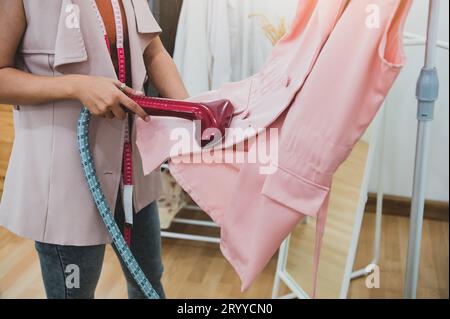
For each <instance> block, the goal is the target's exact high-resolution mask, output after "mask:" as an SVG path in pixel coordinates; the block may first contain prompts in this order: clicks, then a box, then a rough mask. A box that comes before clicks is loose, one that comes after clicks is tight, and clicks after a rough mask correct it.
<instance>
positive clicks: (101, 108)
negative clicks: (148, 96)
mask: <svg viewBox="0 0 450 319" xmlns="http://www.w3.org/2000/svg"><path fill="white" fill-rule="evenodd" d="M70 85H71V87H72V88H73V91H72V92H71V95H72V97H73V98H75V99H77V100H79V101H80V102H81V103H82V104H83V105H84V106H86V107H87V108H88V110H89V111H90V112H91V114H93V115H96V116H100V117H106V118H109V119H112V118H117V119H120V120H124V119H125V118H126V113H125V111H124V109H123V108H122V107H125V108H127V109H128V110H130V111H131V112H133V113H134V114H136V115H138V116H139V117H141V118H142V119H143V120H144V121H146V122H148V121H150V116H149V115H148V114H147V113H146V112H145V111H144V110H143V109H142V107H140V106H139V104H137V103H136V102H135V101H133V100H132V99H130V98H129V97H128V96H127V95H126V94H132V95H142V94H143V93H142V92H138V91H136V90H133V89H132V88H130V87H128V86H126V87H125V89H124V90H123V92H122V91H121V89H120V86H121V82H120V81H118V80H115V79H110V78H105V77H97V76H87V75H73V76H71V83H70Z"/></svg>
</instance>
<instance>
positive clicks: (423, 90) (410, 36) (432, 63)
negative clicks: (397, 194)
mask: <svg viewBox="0 0 450 319" xmlns="http://www.w3.org/2000/svg"><path fill="white" fill-rule="evenodd" d="M439 1H440V0H429V14H428V21H427V36H426V37H424V36H421V35H418V34H414V33H410V32H405V33H404V44H405V46H418V45H420V46H422V45H425V46H426V51H425V65H424V67H423V68H422V70H421V73H420V77H419V80H418V83H417V92H416V98H417V100H418V113H417V120H418V132H417V142H416V144H417V145H416V156H415V169H414V184H413V195H412V207H411V220H410V233H409V243H408V257H407V264H406V275H405V286H404V298H407V299H414V298H416V291H417V282H418V275H419V261H420V242H421V239H422V225H423V213H424V203H425V182H426V179H425V177H426V168H427V162H428V146H429V129H430V125H431V121H432V120H433V116H434V106H435V102H436V100H437V98H438V93H439V80H438V76H437V69H436V57H437V49H438V48H441V49H445V50H448V48H449V44H448V42H444V41H440V40H438V26H439V7H440V6H439V5H440V2H439ZM382 112H383V115H382V116H383V121H382V129H381V131H382V134H383V137H382V138H381V145H380V153H379V156H380V160H379V171H380V173H379V175H378V176H379V177H378V178H379V180H378V189H377V201H376V218H375V236H374V257H373V259H372V261H371V263H370V264H369V265H372V264H375V265H376V264H378V262H379V259H380V256H381V225H382V223H381V222H382V204H383V195H384V194H383V176H384V167H383V165H384V145H383V141H384V136H385V133H386V132H385V122H386V119H385V117H386V112H385V110H384V108H383V111H382ZM368 165H369V166H370V164H368ZM362 191H364V190H362ZM360 214H361V212H359V213H358V219H360V218H361V217H362V216H360ZM357 233H358V234H359V231H358V232H357ZM358 237H359V235H356V236H355V238H353V241H352V244H351V245H352V247H351V251H352V253H350V256H349V257H348V261H349V262H348V263H347V264H348V265H350V264H351V265H352V264H353V260H354V258H353V257H354V253H355V252H356V251H355V250H356V246H355V245H356V244H357V242H358ZM288 247H289V237H288V238H287V239H286V241H285V242H283V244H282V245H281V247H280V254H279V259H278V266H277V272H276V274H275V282H274V288H273V294H272V297H274V298H275V297H276V296H277V292H278V288H279V284H280V282H281V281H283V282H284V283H285V284H286V285H287V286H288V287H289V288H290V289H291V290H292V291H293V293H291V294H288V295H286V296H283V297H281V298H309V296H308V294H307V293H306V292H305V291H304V290H303V289H301V287H300V286H299V285H298V284H297V283H296V282H295V280H294V279H293V278H292V277H291V276H290V275H289V273H288V272H287V271H286V267H285V265H286V261H287V253H288V249H289V248H288ZM370 269H371V268H370V267H366V268H363V269H359V270H356V271H353V272H351V269H347V270H346V274H345V276H344V277H345V278H344V279H343V285H342V289H341V294H340V298H346V296H347V290H348V283H349V281H350V280H352V279H355V278H359V277H361V276H366V275H368V271H370Z"/></svg>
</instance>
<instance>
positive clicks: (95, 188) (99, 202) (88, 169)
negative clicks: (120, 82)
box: [77, 95, 234, 299]
mask: <svg viewBox="0 0 450 319" xmlns="http://www.w3.org/2000/svg"><path fill="white" fill-rule="evenodd" d="M130 98H132V99H133V100H134V101H136V102H137V103H138V104H139V105H140V106H141V107H142V108H143V109H144V110H145V111H146V112H147V114H149V115H152V116H166V117H177V118H183V119H187V120H191V121H199V124H200V141H199V142H200V143H199V144H200V145H201V146H202V147H207V146H211V145H212V144H215V143H217V142H220V141H221V140H222V139H223V138H224V137H225V131H226V129H227V128H229V127H230V124H231V120H232V118H233V113H234V107H233V105H232V104H231V102H230V101H228V100H219V101H214V102H208V103H193V102H187V101H177V100H169V99H160V98H152V97H145V96H136V95H134V96H130ZM90 119H91V114H90V112H89V110H88V109H87V108H86V107H84V108H83V110H82V111H81V114H80V117H79V120H78V127H77V136H78V147H79V151H80V156H81V164H82V167H83V171H84V175H85V177H86V181H87V183H88V185H89V191H90V192H91V194H92V197H93V199H94V202H95V205H96V207H97V209H98V212H99V213H100V216H101V218H102V220H103V222H104V224H105V226H106V228H107V230H108V232H109V234H110V236H111V238H112V240H113V243H114V245H115V246H116V248H117V251H118V252H119V254H120V257H121V259H122V260H123V262H124V263H125V265H126V266H127V268H128V270H129V271H130V273H131V275H132V276H133V278H134V280H135V281H136V283H137V284H138V285H139V287H140V288H141V290H142V292H143V293H144V294H145V296H146V297H147V298H149V299H159V296H158V293H157V292H156V291H155V290H154V289H153V287H152V285H151V284H150V282H149V281H148V279H147V277H146V276H145V274H144V272H143V271H142V269H141V267H140V266H139V264H138V262H137V261H136V259H135V258H134V256H133V254H132V252H131V250H130V248H129V247H128V245H127V243H126V241H125V239H124V237H123V236H122V233H121V232H120V229H119V227H118V226H117V224H116V222H115V220H114V216H113V214H112V211H111V208H110V207H109V205H108V202H107V201H106V197H105V195H104V193H103V190H102V188H101V185H100V182H99V179H98V177H97V173H96V170H95V164H94V160H93V158H92V153H91V150H90V143H89V122H90Z"/></svg>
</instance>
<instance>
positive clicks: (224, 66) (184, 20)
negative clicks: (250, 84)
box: [174, 0, 298, 95]
mask: <svg viewBox="0 0 450 319" xmlns="http://www.w3.org/2000/svg"><path fill="white" fill-rule="evenodd" d="M297 4H298V1H297V0H265V1H261V0H185V1H184V3H183V9H182V12H181V17H180V22H179V26H178V33H177V39H176V44H175V55H174V60H175V63H176V64H177V66H178V68H179V70H180V72H181V75H182V78H183V80H184V82H185V84H186V86H187V87H188V91H189V93H190V94H191V95H196V94H198V93H201V92H204V91H208V90H213V89H217V88H219V87H220V86H221V85H222V84H224V83H227V82H235V81H240V80H242V79H244V78H247V77H249V76H251V75H253V74H255V73H256V72H258V71H259V70H260V69H261V68H262V66H263V65H264V63H265V61H266V59H267V57H268V56H269V54H270V52H271V50H272V47H273V44H274V43H273V42H271V40H270V39H269V37H268V36H267V34H266V33H267V32H268V30H267V28H268V27H269V25H270V27H271V28H272V29H279V27H280V25H281V24H282V22H283V21H285V29H287V28H288V24H289V23H290V21H292V19H293V16H294V14H295V12H296V7H297ZM280 37H281V35H280Z"/></svg>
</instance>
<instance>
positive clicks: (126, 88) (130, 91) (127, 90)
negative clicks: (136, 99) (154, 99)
mask: <svg viewBox="0 0 450 319" xmlns="http://www.w3.org/2000/svg"><path fill="white" fill-rule="evenodd" d="M114 83H115V84H116V86H117V88H119V89H120V90H121V91H122V92H123V93H125V94H127V95H144V92H142V91H137V90H134V89H132V88H130V87H129V86H127V85H123V83H122V82H120V81H119V80H114ZM122 88H123V90H122Z"/></svg>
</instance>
